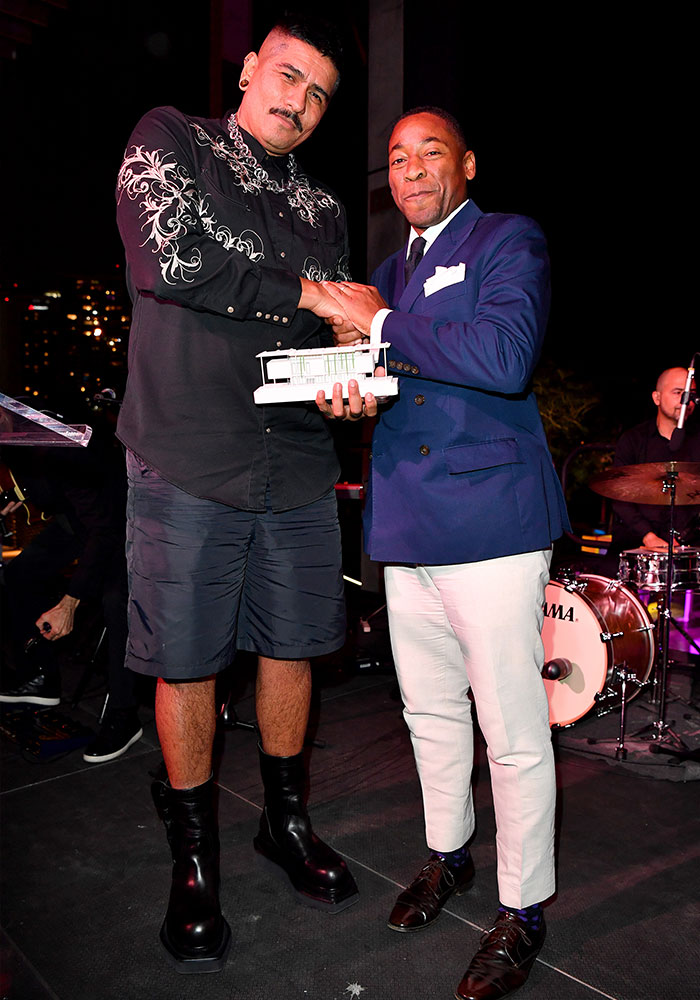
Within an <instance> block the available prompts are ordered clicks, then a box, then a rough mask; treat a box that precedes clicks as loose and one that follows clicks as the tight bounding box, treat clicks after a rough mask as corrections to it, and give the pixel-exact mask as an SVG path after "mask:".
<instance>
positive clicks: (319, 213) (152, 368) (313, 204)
mask: <svg viewBox="0 0 700 1000" xmlns="http://www.w3.org/2000/svg"><path fill="white" fill-rule="evenodd" d="M228 120H229V116H228V115H227V116H226V117H225V118H224V119H222V120H221V121H218V120H207V119H202V118H192V117H189V116H186V115H183V114H181V113H180V112H178V111H176V110H175V109H174V108H157V109H156V110H154V111H151V112H149V113H148V114H147V115H145V117H144V118H143V119H142V120H141V121H140V122H139V124H138V125H137V127H136V129H135V131H134V133H133V134H132V136H131V138H130V140H129V145H128V147H127V151H126V154H125V158H124V162H123V164H122V167H121V170H120V173H119V180H118V185H117V202H118V211H117V219H118V224H119V230H120V233H121V236H122V240H123V242H124V246H125V250H126V260H127V281H128V286H129V292H130V295H131V298H132V301H133V306H134V309H133V321H132V326H131V334H130V341H129V378H128V384H127V388H126V392H125V398H124V403H123V406H122V410H121V415H120V420H119V427H118V435H119V437H120V439H121V440H122V441H123V442H124V444H125V445H127V447H129V448H130V449H132V451H134V452H135V453H136V454H138V455H139V456H140V457H141V458H142V459H143V460H144V461H145V462H146V463H147V464H148V465H150V466H151V467H152V468H154V469H155V470H156V471H157V472H158V473H159V474H160V475H161V476H162V477H163V478H164V479H166V480H168V481H169V482H171V483H173V484H174V485H175V486H178V487H180V488H181V489H183V490H185V491H186V492H188V493H191V494H193V495H194V496H198V497H206V498H209V499H213V500H218V501H220V502H222V503H225V504H228V505H230V506H233V507H237V508H240V509H244V510H263V509H264V508H265V496H266V490H267V489H268V487H269V496H270V500H271V504H272V507H273V509H274V510H286V509H290V508H294V507H299V506H301V505H303V504H306V503H309V502H311V501H313V500H316V499H317V498H318V497H320V496H322V495H323V494H324V493H326V492H327V491H328V490H329V489H330V488H331V487H332V486H333V484H334V482H335V481H336V479H337V476H338V462H337V458H336V455H335V451H334V448H333V442H332V438H331V435H330V433H329V429H328V427H327V424H326V421H325V420H324V418H323V416H322V415H321V414H320V412H319V411H318V410H317V408H316V407H315V405H307V404H305V403H289V404H276V405H271V406H258V405H256V404H255V403H254V402H253V391H254V390H255V389H256V388H257V387H258V386H259V385H260V384H261V383H262V381H263V378H262V373H261V367H260V361H259V360H258V359H257V358H256V355H257V354H258V353H260V352H261V351H268V350H278V349H280V348H297V349H298V348H310V347H316V346H318V345H319V344H320V343H322V342H324V341H323V339H322V338H323V337H324V336H325V329H326V328H325V326H324V324H323V323H321V321H319V320H318V318H317V317H316V316H314V315H313V314H312V313H311V312H309V311H308V310H303V309H302V310H297V308H296V307H297V303H298V301H299V294H300V282H299V277H300V276H303V277H306V278H309V279H310V280H315V281H320V280H323V279H343V278H347V277H349V273H348V269H347V263H348V257H347V237H346V225H345V214H344V211H343V208H342V205H341V204H340V203H339V201H338V200H337V198H336V197H335V196H334V195H333V193H332V192H331V191H330V190H329V189H327V188H325V187H322V186H321V185H319V184H318V183H317V182H316V181H312V180H310V179H309V178H306V177H305V176H304V175H303V174H301V173H299V172H298V171H297V168H296V165H295V161H294V159H293V157H269V156H267V154H266V153H265V151H264V149H263V148H262V146H260V144H259V143H257V142H256V140H255V139H253V137H252V136H250V135H248V134H247V133H246V132H243V131H241V132H239V133H238V135H236V134H235V133H234V134H233V135H231V134H229V127H228ZM251 154H252V155H251ZM331 342H332V341H331V339H330V338H329V339H328V343H329V345H330V343H331Z"/></svg>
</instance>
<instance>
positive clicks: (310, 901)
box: [253, 837, 360, 913]
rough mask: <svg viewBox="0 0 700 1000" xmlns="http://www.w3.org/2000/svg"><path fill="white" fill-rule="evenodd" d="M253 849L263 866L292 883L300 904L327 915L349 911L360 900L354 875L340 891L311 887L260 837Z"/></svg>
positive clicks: (256, 839) (254, 840)
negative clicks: (322, 911) (290, 869)
mask: <svg viewBox="0 0 700 1000" xmlns="http://www.w3.org/2000/svg"><path fill="white" fill-rule="evenodd" d="M253 847H254V848H255V850H256V851H257V854H258V858H259V860H260V863H261V865H262V866H263V867H264V868H266V869H267V870H268V871H269V872H271V873H272V874H273V875H275V876H276V877H277V878H278V879H281V880H282V881H284V882H285V884H286V885H289V884H290V883H291V885H292V888H293V889H294V892H295V893H296V896H297V898H298V899H299V901H300V902H302V903H304V904H305V905H306V906H312V907H314V909H316V910H324V911H325V912H326V913H340V912H341V911H342V910H347V908H348V907H349V906H352V905H353V903H356V902H357V901H358V899H359V898H360V893H359V891H358V888H357V886H356V885H355V880H354V879H353V877H352V875H349V882H348V883H346V885H345V886H344V887H342V888H340V889H337V890H333V889H323V888H320V887H318V886H316V887H313V888H312V887H310V886H306V885H304V884H303V882H302V880H301V879H300V878H299V877H298V876H295V873H294V872H291V871H289V869H288V868H287V866H286V863H285V860H286V859H285V858H283V856H282V854H281V852H279V853H278V852H276V851H274V850H270V848H269V847H268V846H267V845H266V844H264V843H263V842H262V841H261V839H260V838H259V837H254V838H253Z"/></svg>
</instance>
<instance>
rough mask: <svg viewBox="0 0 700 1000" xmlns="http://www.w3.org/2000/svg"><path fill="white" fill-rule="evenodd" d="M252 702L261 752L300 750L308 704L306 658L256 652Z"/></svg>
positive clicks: (283, 754)
mask: <svg viewBox="0 0 700 1000" xmlns="http://www.w3.org/2000/svg"><path fill="white" fill-rule="evenodd" d="M255 702H256V706H255V707H256V711H257V716H258V726H259V727H260V740H261V743H262V748H263V750H264V751H265V753H268V754H271V755H272V756H274V757H293V756H294V755H295V754H298V753H301V751H302V748H303V746H304V737H305V736H306V727H307V725H308V722H309V706H310V704H311V666H310V664H309V661H308V660H272V659H269V658H268V657H266V656H259V657H258V677H257V683H256V689H255Z"/></svg>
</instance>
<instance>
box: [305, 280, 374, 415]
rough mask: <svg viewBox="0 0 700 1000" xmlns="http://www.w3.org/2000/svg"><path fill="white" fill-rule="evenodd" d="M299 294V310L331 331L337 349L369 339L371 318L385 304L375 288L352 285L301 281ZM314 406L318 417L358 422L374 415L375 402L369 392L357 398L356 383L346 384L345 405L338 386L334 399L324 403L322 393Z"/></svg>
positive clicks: (350, 282)
mask: <svg viewBox="0 0 700 1000" xmlns="http://www.w3.org/2000/svg"><path fill="white" fill-rule="evenodd" d="M301 284H302V293H301V298H300V299H299V308H300V309H310V310H311V312H313V313H315V315H316V316H319V317H320V318H321V319H324V320H325V321H326V323H327V324H328V325H329V326H330V327H331V328H332V330H333V339H334V341H335V344H336V346H338V347H343V346H346V345H347V346H350V345H352V344H360V343H362V342H363V340H367V339H368V337H369V331H370V326H371V325H372V318H373V317H374V315H375V313H377V311H378V310H379V309H382V308H385V307H386V302H385V301H384V299H383V298H382V296H381V295H380V294H379V292H378V291H377V289H376V288H373V287H372V286H371V285H360V284H357V283H356V282H354V281H341V282H335V281H320V282H315V281H307V280H306V279H305V278H302V279H301ZM375 374H377V375H380V376H381V375H384V374H385V372H384V369H383V368H377V369H376V371H375ZM316 405H317V406H318V408H319V410H320V411H321V413H323V414H324V416H326V417H328V418H335V419H336V420H359V419H360V418H361V417H374V416H376V415H377V400H376V398H375V396H374V395H373V394H372V393H371V392H368V393H366V394H365V397H364V399H363V398H362V397H361V396H360V392H359V388H358V385H357V382H356V381H355V380H354V379H350V381H349V382H348V401H347V403H346V402H345V401H344V400H343V387H342V385H341V383H340V382H336V384H335V385H334V386H333V396H332V399H331V400H330V401H328V400H327V399H326V394H325V392H324V391H323V390H322V389H321V390H319V392H318V393H317V394H316Z"/></svg>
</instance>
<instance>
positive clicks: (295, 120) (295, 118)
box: [270, 108, 303, 132]
mask: <svg viewBox="0 0 700 1000" xmlns="http://www.w3.org/2000/svg"><path fill="white" fill-rule="evenodd" d="M270 114H271V115H282V117H283V118H289V120H290V122H291V123H292V124H293V125H294V127H295V129H296V130H297V132H301V131H302V130H303V125H302V124H301V118H300V117H299V115H298V114H297V113H296V111H289V110H288V109H287V108H270Z"/></svg>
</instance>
